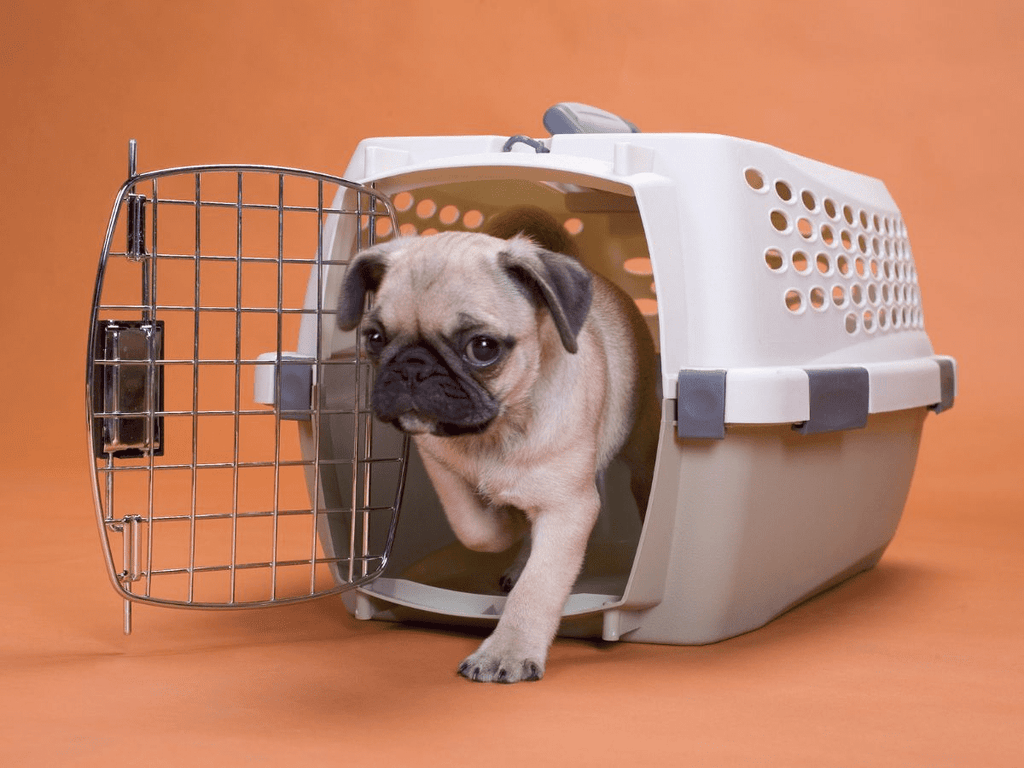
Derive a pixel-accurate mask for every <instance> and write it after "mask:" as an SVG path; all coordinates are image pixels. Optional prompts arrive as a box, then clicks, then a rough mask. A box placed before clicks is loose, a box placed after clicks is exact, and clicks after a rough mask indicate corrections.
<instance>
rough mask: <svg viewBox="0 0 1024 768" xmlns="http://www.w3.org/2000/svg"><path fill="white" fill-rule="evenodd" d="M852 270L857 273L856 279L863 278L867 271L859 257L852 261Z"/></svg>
mask: <svg viewBox="0 0 1024 768" xmlns="http://www.w3.org/2000/svg"><path fill="white" fill-rule="evenodd" d="M853 270H854V272H856V273H857V277H864V276H865V275H866V274H867V272H868V270H867V265H866V264H865V263H864V259H862V258H860V257H859V256H858V257H857V258H856V259H854V260H853Z"/></svg>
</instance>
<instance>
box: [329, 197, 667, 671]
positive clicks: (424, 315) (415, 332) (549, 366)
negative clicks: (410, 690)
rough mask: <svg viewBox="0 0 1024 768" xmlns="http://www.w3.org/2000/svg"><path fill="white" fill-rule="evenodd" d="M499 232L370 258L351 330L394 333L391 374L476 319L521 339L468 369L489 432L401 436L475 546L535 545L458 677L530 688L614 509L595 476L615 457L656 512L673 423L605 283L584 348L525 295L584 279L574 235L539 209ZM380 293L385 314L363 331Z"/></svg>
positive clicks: (628, 305) (354, 291)
mask: <svg viewBox="0 0 1024 768" xmlns="http://www.w3.org/2000/svg"><path fill="white" fill-rule="evenodd" d="M489 232H490V233H491V234H472V233H443V234H439V235H434V236H431V237H417V238H404V239H399V240H396V241H394V242H392V243H388V244H386V245H384V246H381V247H378V248H374V249H371V250H370V251H367V252H364V253H363V254H360V255H359V256H358V257H357V258H356V260H355V261H354V262H353V265H352V267H351V268H350V271H349V275H348V276H346V287H345V288H344V289H343V296H342V302H341V306H340V310H339V322H340V323H341V324H342V326H343V327H346V326H347V327H354V325H355V324H356V323H357V322H358V321H359V320H360V319H362V321H363V325H364V328H365V327H367V325H368V324H369V323H372V326H373V328H375V329H385V330H386V337H387V344H388V346H387V347H386V348H385V352H384V353H383V356H382V358H381V359H382V360H384V359H388V358H387V355H388V354H390V352H389V350H391V349H400V348H402V347H403V345H405V346H408V345H413V344H429V345H433V346H432V348H437V349H440V348H441V345H448V347H452V342H451V340H452V339H454V338H458V337H459V336H458V334H459V327H460V325H465V324H466V323H467V319H468V321H470V322H472V323H473V324H474V325H473V327H475V328H476V327H478V328H480V329H482V332H486V333H488V334H490V335H493V336H494V337H496V338H502V339H508V340H512V341H511V342H510V344H509V345H508V349H507V350H506V351H505V354H504V356H503V357H502V359H501V360H500V364H496V365H495V366H494V367H493V369H483V370H477V369H475V368H474V369H472V370H470V369H468V368H467V370H468V371H469V375H472V376H473V380H474V381H475V382H476V383H477V384H479V386H480V387H482V388H483V389H484V390H486V391H487V392H488V393H490V395H491V396H493V398H494V399H495V400H496V402H497V404H498V405H497V412H496V415H495V417H494V418H493V420H492V421H490V422H489V423H488V425H487V426H486V429H483V430H482V431H480V432H479V433H473V434H459V435H456V436H449V435H444V434H438V433H437V428H436V424H435V423H434V420H433V417H432V415H431V414H429V413H418V412H410V413H406V414H403V415H402V416H401V417H399V418H398V419H397V424H398V426H400V427H401V428H402V429H405V430H406V431H408V432H410V433H412V434H413V435H414V440H415V442H416V445H417V448H418V449H419V451H420V454H421V456H422V458H423V461H424V464H425V466H426V468H427V472H428V474H429V475H430V478H431V481H432V482H433V484H434V487H435V489H436V491H437V493H438V496H439V497H440V499H441V502H442V504H443V506H444V510H445V513H446V516H447V518H448V521H449V523H450V525H451V527H452V529H453V530H454V532H455V534H456V536H457V537H458V538H459V540H460V541H461V542H462V543H463V544H464V545H465V546H467V547H469V548H470V549H474V550H480V551H488V552H499V551H504V550H506V549H508V548H509V547H511V546H513V545H515V544H516V543H517V542H518V541H520V540H521V539H522V538H523V536H524V535H526V534H528V535H529V538H528V542H527V543H528V548H525V547H524V553H528V557H527V558H525V562H522V560H521V562H520V563H519V566H518V567H517V568H516V569H515V570H516V571H518V570H519V569H520V568H521V573H518V572H517V573H513V574H512V576H511V577H510V582H511V581H513V580H514V587H512V589H511V593H510V594H509V597H508V599H507V601H506V605H505V608H504V611H503V612H502V615H501V618H500V620H499V622H498V625H497V627H496V628H495V630H494V632H493V633H492V634H491V635H490V636H489V637H488V638H487V639H486V640H485V641H484V642H483V644H482V645H481V646H480V648H479V649H478V650H477V651H476V652H475V653H473V654H472V655H471V656H469V657H468V658H467V659H466V660H465V661H464V662H463V663H462V665H461V666H460V667H459V672H460V673H461V674H462V675H464V676H466V677H468V678H470V679H473V680H481V681H498V682H516V681H517V680H527V679H538V678H539V677H541V676H542V675H543V673H544V668H545V663H546V659H547V653H548V648H549V646H550V644H551V641H552V639H553V637H554V635H555V633H556V631H557V628H558V625H559V621H560V618H561V612H562V609H563V606H564V604H565V601H566V599H567V598H568V595H569V593H570V591H571V589H572V586H573V583H574V582H575V579H576V577H577V575H578V574H579V571H580V568H581V565H582V563H583V557H584V552H585V549H586V544H587V540H588V538H589V535H590V532H591V530H592V528H593V526H594V522H595V521H596V519H597V515H598V512H599V510H600V499H599V496H598V490H597V484H596V477H597V475H598V474H599V473H600V472H601V471H603V470H604V468H605V467H606V466H607V465H608V463H609V462H610V461H611V460H612V459H613V458H614V457H615V456H616V455H617V454H620V455H621V456H622V457H623V458H624V460H625V461H626V462H627V463H628V464H629V465H630V468H631V471H632V477H633V491H634V495H635V496H636V498H637V503H638V506H639V508H640V510H641V513H643V511H644V510H646V505H647V496H648V493H649V490H650V481H651V473H652V471H653V462H654V455H655V452H656V450H657V433H658V429H657V426H658V425H657V421H658V418H659V416H660V414H659V410H658V407H657V403H656V395H655V375H656V370H655V365H654V348H653V343H652V341H651V338H650V334H649V332H648V330H647V328H646V325H645V323H644V321H643V318H642V317H641V316H640V314H639V312H638V311H637V309H636V307H635V305H634V303H633V302H632V300H631V299H630V298H629V297H628V296H627V295H625V294H624V293H623V292H622V291H621V290H620V289H618V288H617V287H616V286H614V285H613V284H611V283H610V282H608V281H606V280H604V279H602V278H600V277H598V276H596V275H593V276H592V277H591V280H590V287H589V295H590V297H591V301H590V306H589V311H587V312H586V314H585V319H583V320H582V325H581V326H580V327H579V329H578V332H576V333H575V335H574V336H573V334H572V333H571V328H570V326H571V325H572V324H573V322H574V321H573V319H572V317H571V315H572V312H573V311H576V310H574V308H573V307H559V306H553V304H555V303H557V301H553V300H552V299H551V296H552V295H553V294H554V293H557V291H553V292H552V293H544V300H542V301H538V300H537V298H536V296H532V297H531V295H530V293H529V291H524V290H523V278H522V274H527V275H528V279H529V280H533V279H534V278H537V279H538V280H540V281H541V283H543V280H544V275H545V274H547V273H546V272H545V269H546V268H547V267H546V265H551V264H554V263H555V262H556V261H557V266H558V268H559V269H568V270H577V269H580V267H579V266H578V264H576V262H575V261H572V263H571V264H570V263H569V262H568V261H566V257H564V256H560V257H556V256H555V254H554V253H552V251H563V252H565V251H568V252H570V253H572V252H573V248H574V245H573V243H572V242H571V240H570V239H569V238H568V237H567V236H566V234H565V233H564V231H563V230H562V229H561V228H560V227H558V225H557V223H555V222H554V220H553V219H552V218H551V217H550V216H548V215H547V214H546V213H544V212H543V211H539V210H538V209H529V208H527V209H513V210H512V211H510V212H509V213H507V214H505V215H503V216H501V217H497V218H496V219H495V221H494V222H492V224H491V226H490V228H489ZM520 233H524V234H525V235H526V236H525V237H524V236H523V235H522V234H520ZM361 260H362V261H361ZM360 272H361V273H362V277H360ZM367 275H372V278H371V277H367ZM538 276H539V277H538ZM360 281H361V282H360ZM549 287H550V286H548V285H544V284H541V285H540V288H541V289H542V292H543V289H547V288H549ZM367 290H373V291H374V293H375V296H374V302H373V309H372V310H371V312H370V313H368V316H367V318H361V301H362V294H363V293H364V292H365V291H367ZM357 297H358V301H359V302H360V307H358V308H357V307H354V306H353V303H354V302H355V301H356V299H357ZM576 309H578V308H576ZM563 310H564V311H565V313H566V314H567V315H568V318H567V317H564V316H563V315H562V312H563ZM576 322H578V321H576ZM567 328H568V330H567ZM573 346H574V347H575V349H574V350H573V349H572V347H573Z"/></svg>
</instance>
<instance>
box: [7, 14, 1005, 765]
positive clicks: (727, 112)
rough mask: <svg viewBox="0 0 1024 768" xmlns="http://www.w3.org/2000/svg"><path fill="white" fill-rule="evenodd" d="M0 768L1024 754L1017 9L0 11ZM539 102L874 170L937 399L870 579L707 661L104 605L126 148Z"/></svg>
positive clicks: (298, 159) (322, 166)
mask: <svg viewBox="0 0 1024 768" xmlns="http://www.w3.org/2000/svg"><path fill="white" fill-rule="evenodd" d="M0 52H2V53H0V105H2V107H0V108H2V111H3V119H2V123H0V124H2V136H3V147H2V151H0V233H2V238H3V239H2V242H3V246H2V251H0V252H2V260H0V270H2V271H3V273H2V279H0V313H2V320H3V323H2V333H0V345H2V350H3V353H4V358H5V360H6V365H5V366H4V368H3V371H4V372H3V374H2V376H0V403H2V404H3V407H2V409H0V414H2V415H0V451H2V454H0V458H2V463H0V505H2V506H0V622H2V623H0V627H2V630H0V765H3V766H79V765H82V766H90V765H123V764H128V765H140V766H186V765H187V766H236V765H238V766H250V765H251V766H256V765H276V766H297V765H302V766H319V765H325V766H326V765H382V766H392V765H401V766H405V765H493V766H506V765H538V766H540V765H543V766H547V765H564V766H576V765H581V766H605V765H642V766H647V765H651V766H662V765H666V766H677V765H678V766H684V765H685V766H752V765H757V766H787V767H789V768H793V767H794V766H814V767H819V766H901V767H902V766H923V767H928V768H931V767H933V766H958V767H959V766H979V767H988V766H995V767H999V768H1002V767H1003V766H1005V767H1007V768H1009V767H1010V766H1020V765H1024V473H1022V472H1021V469H1020V464H1021V462H1022V460H1024V439H1022V430H1024V405H1022V400H1024V398H1022V396H1021V388H1022V382H1024V366H1022V365H1021V356H1022V351H1024V344H1022V329H1024V299H1022V298H1021V297H1022V286H1024V259H1022V258H1021V256H1020V250H1021V246H1020V231H1021V222H1022V220H1024V215H1022V210H1024V192H1022V181H1021V180H1022V179H1024V150H1022V142H1021V138H1020V137H1021V126H1022V125H1024V89H1022V88H1021V86H1020V79H1021V77H1022V76H1024V10H1022V9H1021V7H1020V5H1019V3H1015V2H1011V1H1009V0H1008V1H1005V2H998V1H997V0H978V2H974V3H970V4H953V3H932V2H924V1H911V0H893V1H891V2H890V1H888V0H885V1H883V0H865V1H864V2H848V1H846V0H837V1H836V2H830V3H827V4H826V3H817V2H780V3H764V2H736V3H714V2H675V1H674V0H664V1H662V2H658V1H654V0H636V1H635V2H631V3H614V2H608V1H607V0H571V1H569V0H566V1H564V2H560V1H559V0H548V1H547V2H538V1H537V0H524V1H523V2H520V3H515V4H482V3H479V2H473V1H471V0H434V1H433V2H412V1H408V2H394V3H364V2H357V1H356V0H339V1H338V2H335V3H315V2H311V1H309V0H300V1H298V2H290V3H274V2H241V0H237V1H232V2H218V3H150V4H143V5H140V4H138V3H128V2H105V3H87V2H45V1H43V2H37V3H7V4H5V8H4V20H3V23H2V24H0ZM558 101H582V102H588V103H593V104H597V105H599V106H603V107H605V108H608V109H611V110H613V111H616V112H619V113H621V114H623V115H624V116H625V117H627V118H628V119H630V120H632V121H633V122H635V123H637V124H638V125H640V127H641V128H643V129H645V130H648V131H703V132H712V133H723V134H729V135H735V136H741V137H744V138H750V139H755V140H759V141H765V142H767V143H769V144H773V145H777V146H781V147H783V148H785V149H789V150H792V151H794V152H797V153H799V154H803V155H807V156H810V157H813V158H815V159H819V160H823V161H825V162H828V163H832V164H834V165H838V166H841V167H845V168H849V169H852V170H856V171H860V172H863V173H866V174H868V175H871V176H876V177H878V178H881V179H883V180H884V181H885V182H886V184H887V186H888V188H889V190H890V191H891V193H892V195H893V197H894V198H895V199H896V201H897V203H898V204H899V205H900V207H901V210H902V213H903V217H904V219H905V221H906V223H907V226H908V228H909V230H910V239H911V242H912V244H913V248H914V254H915V259H916V262H917V268H918V272H919V279H920V284H921V290H922V296H923V302H924V308H925V313H926V328H927V330H928V332H929V335H930V337H931V339H932V342H933V344H934V346H935V349H936V352H938V353H942V354H949V355H952V356H954V357H956V358H957V360H958V362H959V365H960V393H959V396H958V398H957V402H956V406H955V407H954V408H953V409H952V410H951V411H949V412H948V413H944V414H941V415H939V416H929V417H928V420H927V422H926V425H925V432H924V437H923V442H922V449H921V455H920V458H919V462H918V468H917V473H916V476H915V480H914V484H913V487H912V489H911V493H910V498H909V500H908V502H907V506H906V509H905V513H904V517H903V520H902V522H901V524H900V527H899V530H898V532H897V534H896V537H895V539H894V541H893V543H892V545H891V546H890V548H889V549H888V551H887V552H886V553H885V555H884V557H883V558H882V560H881V563H880V564H879V565H878V566H877V567H876V568H875V569H873V570H871V571H869V572H867V573H864V574H862V575H859V576H857V577H855V578H853V579H851V580H849V581H847V582H845V583H843V584H841V585H840V586H838V587H836V588H835V589H832V590H830V591H828V592H826V593H825V594H822V595H820V596H819V597H817V598H815V599H813V600H811V601H809V602H807V603H804V604H803V605H800V606H798V607H797V608H795V609H793V610H792V611H790V612H789V613H787V614H785V615H784V616H782V617H780V618H778V619H777V620H775V621H774V622H772V623H771V624H769V625H768V626H766V627H764V628H762V629H760V630H757V631H755V632H752V633H749V634H747V635H744V636H741V637H737V638H733V639H731V640H727V641H725V642H721V643H718V644H715V645H711V646H705V647H669V646H652V645H640V644H628V643H621V644H602V643H593V642H584V641H574V640H558V641H556V643H555V645H554V647H553V649H552V652H551V657H550V660H549V664H548V671H547V675H546V676H545V678H544V680H543V681H541V682H539V683H535V684H523V685H516V686H494V685H479V684H472V683H469V682H466V681H464V680H462V679H460V678H459V677H458V676H457V675H456V673H455V668H456V666H457V664H458V662H459V660H461V659H462V658H463V657H464V656H465V655H466V654H468V653H469V652H470V651H471V650H473V648H474V647H475V645H476V643H478V642H479V636H477V635H473V634H470V633H466V632H460V631H455V630H452V629H437V628H428V627H420V626H409V625H392V624H385V623H376V622H373V623H360V622H357V621H356V620H354V619H353V618H351V617H350V616H349V615H348V613H347V612H346V611H345V610H344V608H343V607H342V605H341V604H340V602H339V601H338V600H336V599H327V600H322V601H318V602H313V603H306V604H302V605H298V606H292V607H283V608H277V609H272V610H265V611H248V612H234V613H210V612H205V613H201V612H192V611H179V610H161V609H156V608H151V607H146V606H142V607H139V608H137V609H136V611H135V631H134V633H133V634H132V635H131V636H130V637H125V636H123V634H122V632H121V603H120V601H119V599H118V598H117V596H116V595H115V593H114V591H113V590H112V589H111V587H110V585H109V583H108V580H107V576H106V574H105V571H104V567H103V562H102V557H101V552H100V546H99V537H98V535H97V532H96V526H95V522H94V513H93V510H92V500H91V495H90V487H89V476H88V472H89V458H88V456H87V453H86V435H85V426H86V425H85V415H84V407H83V406H84V403H83V400H84V382H83V379H84V371H85V359H84V358H85V345H86V334H87V323H88V310H89V302H90V300H91V295H92V281H93V280H94V276H95V269H96V259H97V256H98V254H99V249H100V246H101V242H102V236H103V229H104V227H105V225H106V221H107V217H108V215H109V207H110V205H111V203H112V200H113V195H114V193H115V191H116V190H117V188H118V186H119V185H120V184H121V182H122V181H123V180H124V176H125V172H126V147H127V142H128V139H129V138H136V139H138V140H139V153H140V155H139V163H140V169H141V170H148V169H155V168H161V167H168V166H173V165H184V164H189V163H199V162H262V163H268V164H277V165H290V166H297V167H306V168H312V169H316V170H322V171H328V172H334V173H340V172H341V171H342V170H343V169H344V166H345V164H346V163H347V161H348V158H349V156H350V154H351V153H352V150H353V149H354V147H355V144H356V142H357V141H358V140H359V139H360V138H364V137H369V136H375V135H382V136H390V135H410V134H441V135H451V134H462V133H488V134H498V135H511V134H514V133H527V134H531V133H532V134H534V135H544V132H543V129H542V127H541V123H540V116H541V114H542V113H543V111H544V109H545V108H546V107H548V106H550V105H551V104H554V103H556V102H558Z"/></svg>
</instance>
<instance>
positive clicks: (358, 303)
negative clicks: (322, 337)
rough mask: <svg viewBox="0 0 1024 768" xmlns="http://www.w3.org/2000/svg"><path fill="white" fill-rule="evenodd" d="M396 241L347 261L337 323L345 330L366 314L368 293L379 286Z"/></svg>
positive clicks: (339, 299) (367, 250)
mask: <svg viewBox="0 0 1024 768" xmlns="http://www.w3.org/2000/svg"><path fill="white" fill-rule="evenodd" d="M397 242H398V241H397V240H393V241H390V242H387V243H384V244H383V245H379V246H374V247H372V248H368V249H366V250H365V251H361V252H360V253H358V254H356V257H355V258H354V259H352V262H351V263H350V264H349V265H348V270H347V271H346V272H345V278H344V280H343V281H342V283H341V295H340V296H339V297H338V327H339V328H341V329H342V330H343V331H351V330H352V329H353V328H355V327H356V326H357V325H359V321H360V320H362V318H363V307H364V306H365V304H366V294H367V293H369V292H370V291H376V290H377V288H378V287H379V286H380V283H381V280H383V279H384V274H385V273H386V272H387V269H388V264H389V262H390V259H389V256H390V254H391V251H393V250H394V249H395V245H396V243H397Z"/></svg>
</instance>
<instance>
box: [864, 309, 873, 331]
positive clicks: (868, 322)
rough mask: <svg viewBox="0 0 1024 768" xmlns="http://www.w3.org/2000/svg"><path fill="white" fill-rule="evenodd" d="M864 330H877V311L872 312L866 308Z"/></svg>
mask: <svg viewBox="0 0 1024 768" xmlns="http://www.w3.org/2000/svg"><path fill="white" fill-rule="evenodd" d="M864 330H865V331H873V330H875V313H874V312H872V311H871V310H870V309H865V310H864Z"/></svg>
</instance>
